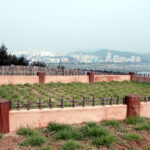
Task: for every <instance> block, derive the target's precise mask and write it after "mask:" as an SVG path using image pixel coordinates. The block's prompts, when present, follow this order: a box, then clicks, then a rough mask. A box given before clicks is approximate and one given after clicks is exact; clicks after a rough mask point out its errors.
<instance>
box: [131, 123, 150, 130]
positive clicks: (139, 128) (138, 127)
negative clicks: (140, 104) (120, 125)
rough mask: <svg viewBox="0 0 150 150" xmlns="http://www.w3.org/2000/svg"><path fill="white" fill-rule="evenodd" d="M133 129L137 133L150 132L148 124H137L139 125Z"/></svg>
mask: <svg viewBox="0 0 150 150" xmlns="http://www.w3.org/2000/svg"><path fill="white" fill-rule="evenodd" d="M134 129H135V130H137V131H141V130H147V131H150V124H148V123H144V124H139V125H137V126H135V128H134Z"/></svg>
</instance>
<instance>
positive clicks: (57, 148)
mask: <svg viewBox="0 0 150 150" xmlns="http://www.w3.org/2000/svg"><path fill="white" fill-rule="evenodd" d="M141 120H144V122H141ZM143 126H144V127H143ZM145 126H146V127H145ZM137 127H140V128H137ZM148 127H150V119H145V118H141V117H136V118H135V117H131V118H128V119H126V120H125V121H120V122H119V121H115V120H110V121H106V120H104V121H102V122H101V123H95V122H87V123H83V124H79V125H68V124H58V123H50V124H49V125H48V126H47V127H46V128H40V129H31V128H29V127H21V128H20V129H19V130H18V131H17V132H16V133H11V134H8V135H3V137H2V139H0V150H2V149H3V150H8V149H9V150H14V149H15V150H99V149H102V150H108V149H115V150H119V149H123V150H149V149H150V130H149V128H148Z"/></svg>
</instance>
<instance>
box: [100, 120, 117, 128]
mask: <svg viewBox="0 0 150 150" xmlns="http://www.w3.org/2000/svg"><path fill="white" fill-rule="evenodd" d="M102 125H104V126H113V127H119V125H120V123H119V122H118V121H116V120H104V121H102Z"/></svg>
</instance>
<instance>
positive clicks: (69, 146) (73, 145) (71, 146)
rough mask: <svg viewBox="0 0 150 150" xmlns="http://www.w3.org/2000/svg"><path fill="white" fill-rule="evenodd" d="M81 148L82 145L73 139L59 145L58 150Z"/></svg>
mask: <svg viewBox="0 0 150 150" xmlns="http://www.w3.org/2000/svg"><path fill="white" fill-rule="evenodd" d="M82 148H83V146H82V145H81V144H80V143H78V142H74V141H68V142H66V143H65V144H63V145H61V147H60V148H59V149H60V150H78V149H82Z"/></svg>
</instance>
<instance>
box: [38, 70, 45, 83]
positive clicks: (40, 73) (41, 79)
mask: <svg viewBox="0 0 150 150" xmlns="http://www.w3.org/2000/svg"><path fill="white" fill-rule="evenodd" d="M37 75H38V76H39V83H45V75H46V73H45V72H38V73H37Z"/></svg>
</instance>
